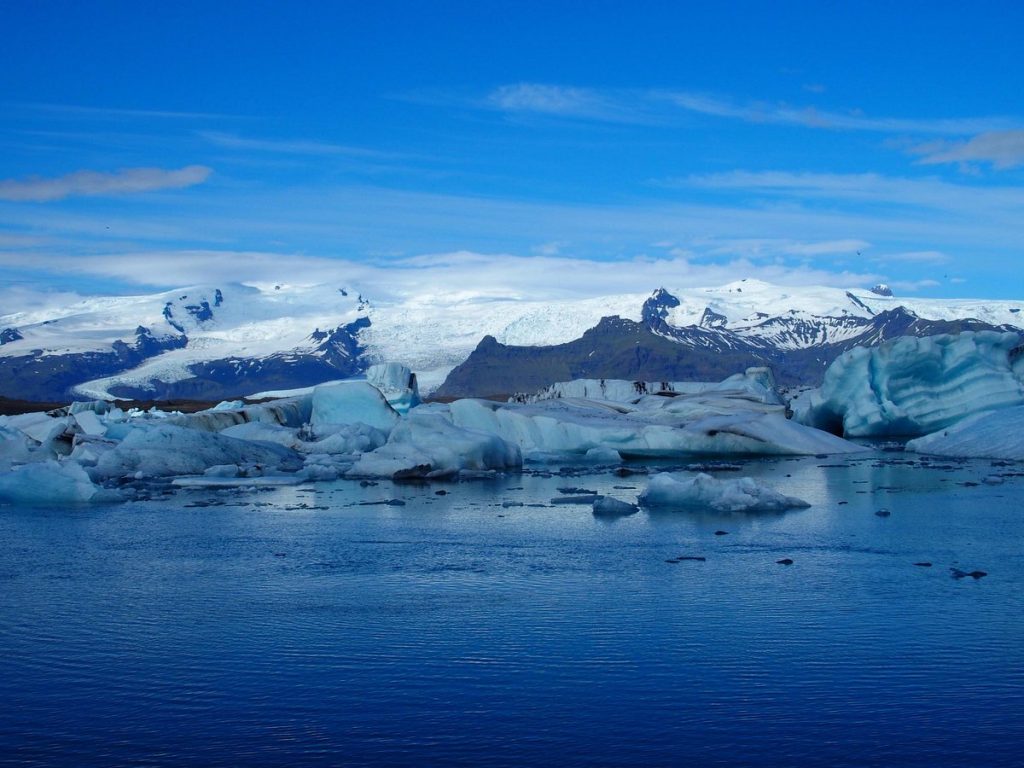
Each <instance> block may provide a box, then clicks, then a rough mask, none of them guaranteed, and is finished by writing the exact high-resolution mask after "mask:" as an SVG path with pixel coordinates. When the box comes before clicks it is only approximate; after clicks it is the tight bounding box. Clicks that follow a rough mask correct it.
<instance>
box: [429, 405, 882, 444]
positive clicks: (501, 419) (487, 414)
mask: <svg viewBox="0 0 1024 768" xmlns="http://www.w3.org/2000/svg"><path fill="white" fill-rule="evenodd" d="M449 410H450V413H451V420H452V422H453V423H454V424H456V425H457V426H460V427H464V428H466V429H473V430H477V431H480V432H487V433H490V434H493V435H497V436H498V437H501V438H502V439H504V440H506V441H508V442H510V443H514V444H515V445H518V446H519V448H520V449H521V450H522V452H523V454H524V456H526V457H527V458H531V457H533V456H538V457H543V456H546V455H550V454H559V453H560V454H572V455H586V454H587V453H588V452H589V451H594V450H595V449H596V450H599V451H603V452H607V451H617V452H618V453H619V455H620V456H622V457H624V458H649V457H662V458H671V457H674V456H681V455H687V454H752V455H808V454H811V455H813V454H819V453H852V452H856V451H861V450H864V448H863V447H861V446H858V445H855V444H853V443H850V442H847V441H846V440H843V439H841V438H838V437H836V436H835V435H830V434H827V433H825V432H822V431H820V430H817V429H812V428H810V427H806V426H803V425H801V424H797V423H795V422H793V421H791V420H789V419H787V418H786V417H785V414H784V412H783V407H782V406H765V405H763V404H761V403H751V402H750V401H747V400H744V399H738V400H729V399H728V398H727V399H726V400H724V401H723V400H722V399H721V398H720V396H714V397H712V398H711V399H710V400H709V399H707V398H705V397H704V396H701V395H693V396H680V397H676V398H662V397H649V398H644V399H642V400H641V401H640V402H638V403H637V404H624V403H610V402H606V401H599V400H585V399H577V398H560V399H552V400H545V401H540V402H537V403H533V404H527V405H524V404H518V403H495V402H491V401H487V400H456V401H455V402H453V403H451V404H450V405H449Z"/></svg>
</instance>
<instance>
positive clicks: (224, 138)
mask: <svg viewBox="0 0 1024 768" xmlns="http://www.w3.org/2000/svg"><path fill="white" fill-rule="evenodd" d="M196 135H197V136H199V137H200V138H202V139H205V140H206V141H208V142H210V143H211V144H213V145H214V146H218V147H224V148H225V149H250V150H255V151H258V152H279V153H281V154H291V155H348V156H352V157H381V156H384V155H385V154H386V153H384V152H379V151H377V150H373V149H366V148H364V147H352V146H348V145H345V144H332V143H330V142H326V141H315V140H311V139H253V138H246V137H243V136H238V135H236V134H233V133H222V132H220V131H197V132H196Z"/></svg>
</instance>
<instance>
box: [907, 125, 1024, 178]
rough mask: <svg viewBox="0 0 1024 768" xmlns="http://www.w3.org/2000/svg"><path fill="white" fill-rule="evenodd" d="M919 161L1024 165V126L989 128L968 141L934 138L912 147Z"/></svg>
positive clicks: (995, 165) (927, 162)
mask: <svg viewBox="0 0 1024 768" xmlns="http://www.w3.org/2000/svg"><path fill="white" fill-rule="evenodd" d="M909 151H910V153H911V154H915V155H920V156H921V159H920V160H918V162H919V163H922V164H924V165H938V164H942V163H975V162H980V163H989V164H991V165H992V167H993V168H996V169H998V170H1005V169H1007V168H1015V167H1017V166H1019V165H1024V130H1016V131H989V132H986V133H981V134H979V135H977V136H975V137H973V138H971V139H968V140H967V141H934V142H928V143H927V144H919V145H917V146H915V147H911V148H910V150H909Z"/></svg>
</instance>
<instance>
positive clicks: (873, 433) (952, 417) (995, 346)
mask: <svg viewBox="0 0 1024 768" xmlns="http://www.w3.org/2000/svg"><path fill="white" fill-rule="evenodd" d="M1022 351H1024V348H1022V346H1021V337H1020V336H1019V335H1017V334H1016V333H1012V332H1010V333H998V332H995V331H979V332H976V333H974V332H964V333H960V334H941V335H937V336H926V337H924V338H916V337H913V336H904V337H901V338H899V339H895V340H893V341H888V342H885V343H884V344H881V345H880V346H878V347H874V348H870V349H869V348H863V347H856V348H854V349H851V350H849V351H848V352H845V353H843V354H842V355H841V356H840V357H839V358H838V359H836V360H835V362H833V363H832V365H830V366H829V368H828V370H827V371H826V372H825V378H824V381H823V383H822V386H821V387H820V389H818V390H815V391H812V392H810V393H808V395H807V396H805V398H804V399H803V402H802V404H801V405H800V406H798V408H799V410H798V412H797V413H796V418H797V419H798V420H799V421H801V422H802V423H804V424H807V425H809V426H813V427H818V428H819V429H824V430H828V431H830V432H835V433H837V434H839V433H841V434H843V435H846V436H847V437H879V436H892V435H906V436H916V435H925V434H928V433H930V432H935V431H937V430H941V429H944V428H946V427H948V426H950V425H952V424H954V423H956V422H957V421H959V420H960V419H962V418H964V417H966V416H971V415H973V414H976V413H981V412H984V411H992V410H996V409H999V408H1007V407H1010V406H1016V405H1021V404H1024V354H1022Z"/></svg>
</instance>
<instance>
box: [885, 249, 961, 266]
mask: <svg viewBox="0 0 1024 768" xmlns="http://www.w3.org/2000/svg"><path fill="white" fill-rule="evenodd" d="M949 260H950V257H949V255H948V254H945V253H943V252H942V251H907V252H905V253H886V254H883V255H880V256H876V257H874V258H873V259H872V261H874V262H877V263H882V264H888V263H891V262H894V261H896V262H904V263H908V264H945V263H947V262H948V261H949Z"/></svg>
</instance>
